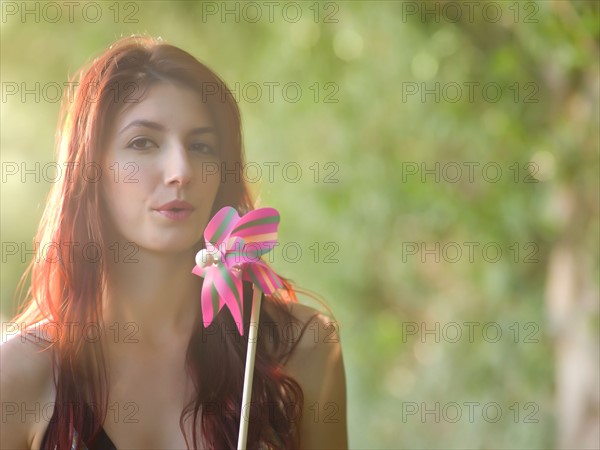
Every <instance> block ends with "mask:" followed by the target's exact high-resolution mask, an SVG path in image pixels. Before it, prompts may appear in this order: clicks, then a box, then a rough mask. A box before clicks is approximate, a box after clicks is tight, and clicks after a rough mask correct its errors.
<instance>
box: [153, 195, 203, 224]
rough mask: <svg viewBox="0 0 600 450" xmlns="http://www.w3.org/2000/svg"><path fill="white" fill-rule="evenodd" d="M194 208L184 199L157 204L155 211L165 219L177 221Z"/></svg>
mask: <svg viewBox="0 0 600 450" xmlns="http://www.w3.org/2000/svg"><path fill="white" fill-rule="evenodd" d="M194 209H196V208H194V207H193V206H192V205H191V204H190V203H188V202H186V201H183V200H173V201H172V202H169V203H165V204H164V205H162V206H159V207H158V208H156V209H155V211H156V212H158V213H159V214H161V215H162V216H164V217H166V218H167V219H170V220H175V221H179V220H185V219H187V218H188V217H189V216H190V215H191V214H192V212H193V211H194Z"/></svg>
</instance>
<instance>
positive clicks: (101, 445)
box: [40, 405, 117, 450]
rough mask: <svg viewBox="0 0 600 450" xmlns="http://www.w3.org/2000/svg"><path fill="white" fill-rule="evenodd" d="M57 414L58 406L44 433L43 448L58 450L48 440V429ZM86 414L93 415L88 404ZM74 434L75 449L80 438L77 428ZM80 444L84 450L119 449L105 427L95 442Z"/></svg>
mask: <svg viewBox="0 0 600 450" xmlns="http://www.w3.org/2000/svg"><path fill="white" fill-rule="evenodd" d="M56 414H57V410H56V408H54V414H53V415H52V418H51V419H50V425H49V426H48V428H46V433H44V438H43V439H42V445H41V447H40V449H41V450H56V445H55V446H54V448H51V447H50V444H49V443H48V442H47V441H48V430H49V429H50V427H51V426H52V425H53V423H54V422H55V421H56V420H57V419H56ZM84 414H85V415H86V416H87V417H92V416H93V412H92V410H91V408H90V407H89V406H88V405H85V412H84ZM74 434H75V436H74V438H73V441H72V442H71V449H72V450H74V449H75V448H76V445H75V444H76V443H77V440H78V434H77V430H75V433H74ZM80 445H81V447H82V448H83V450H117V447H116V446H115V444H113V442H112V441H111V440H110V438H109V437H108V435H107V434H106V431H104V428H102V427H100V431H99V432H98V435H97V437H96V439H95V440H94V442H92V443H90V445H87V444H86V443H85V442H82V443H81V444H80Z"/></svg>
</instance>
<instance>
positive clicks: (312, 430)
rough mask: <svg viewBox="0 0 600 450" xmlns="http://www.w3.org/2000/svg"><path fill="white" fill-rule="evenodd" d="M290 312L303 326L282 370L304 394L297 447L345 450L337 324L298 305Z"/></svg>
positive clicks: (343, 389)
mask: <svg viewBox="0 0 600 450" xmlns="http://www.w3.org/2000/svg"><path fill="white" fill-rule="evenodd" d="M291 312H292V314H293V315H294V316H295V317H296V318H297V319H298V320H299V321H300V322H301V323H302V324H303V326H306V329H305V332H304V334H303V335H302V337H301V338H300V340H299V342H298V345H297V347H296V349H295V351H294V352H293V353H292V356H291V357H290V359H289V360H288V361H287V363H286V364H285V365H284V367H283V371H284V372H285V373H286V374H287V375H288V376H290V377H292V378H294V379H295V380H296V381H297V382H298V384H299V385H300V387H301V388H302V392H303V395H304V410H305V412H306V414H304V415H303V418H302V420H301V423H300V440H301V443H300V444H301V447H302V448H306V449H316V448H323V449H325V448H330V449H331V448H335V449H344V448H348V437H347V424H346V420H347V419H346V415H347V412H346V411H347V406H346V375H345V369H344V361H343V357H342V344H341V340H340V333H339V331H340V330H339V326H338V323H337V321H336V320H335V319H334V318H332V317H329V316H326V315H324V314H322V313H320V312H319V311H317V310H315V309H314V308H311V307H309V306H306V305H302V304H299V303H294V304H293V306H291Z"/></svg>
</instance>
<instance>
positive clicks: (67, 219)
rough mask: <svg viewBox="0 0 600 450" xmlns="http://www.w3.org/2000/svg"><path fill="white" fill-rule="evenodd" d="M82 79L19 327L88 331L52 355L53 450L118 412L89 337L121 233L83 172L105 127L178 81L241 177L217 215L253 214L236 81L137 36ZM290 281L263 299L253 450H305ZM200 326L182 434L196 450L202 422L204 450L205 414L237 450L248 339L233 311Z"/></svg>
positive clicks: (62, 126)
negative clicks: (110, 229)
mask: <svg viewBox="0 0 600 450" xmlns="http://www.w3.org/2000/svg"><path fill="white" fill-rule="evenodd" d="M77 77H78V78H79V79H78V82H77V87H76V89H75V91H74V92H73V93H69V94H70V95H69V96H67V97H65V100H64V103H63V105H62V108H61V114H60V119H59V133H57V160H58V161H57V162H58V164H59V166H60V167H65V173H64V176H62V177H60V179H59V180H58V181H57V182H56V183H55V184H54V185H53V188H52V190H51V192H50V194H49V198H48V201H47V204H46V208H45V211H44V214H43V217H42V220H41V222H40V226H39V229H38V232H37V235H36V242H38V243H39V244H38V251H39V252H41V251H42V249H43V251H45V252H46V253H45V254H44V255H39V254H38V255H36V257H35V258H34V259H33V260H32V261H31V263H30V265H29V267H28V269H27V271H26V272H25V274H24V275H23V277H22V278H21V283H20V286H21V288H22V287H23V286H24V285H25V284H26V280H27V277H28V275H31V280H30V284H29V289H28V291H27V293H26V302H25V303H24V304H23V306H22V308H21V310H20V313H19V314H18V315H17V317H16V318H15V319H13V320H14V321H16V322H17V323H20V324H24V325H25V327H26V328H27V329H28V330H31V328H32V327H37V326H38V325H40V324H44V329H46V330H50V329H52V330H55V331H56V330H59V331H60V330H66V329H70V330H72V327H71V328H69V327H68V324H73V323H74V324H79V325H80V326H79V327H78V328H77V329H78V330H79V332H80V333H81V338H80V339H74V337H73V333H71V332H69V333H65V332H58V333H54V334H53V338H52V339H50V341H51V342H52V343H51V345H49V346H47V347H45V349H47V350H48V349H52V350H53V352H52V354H53V356H54V357H53V358H52V366H53V373H54V384H55V386H56V403H55V416H56V420H53V421H52V422H51V424H50V426H49V428H48V431H47V435H48V443H49V448H54V445H58V448H59V449H62V448H71V444H72V440H73V430H76V431H77V433H78V435H79V438H80V439H81V440H83V442H85V443H86V444H88V445H89V444H90V443H93V442H94V440H95V439H96V437H97V436H98V433H99V430H100V427H101V423H103V422H104V419H105V418H106V413H107V403H108V382H107V371H106V365H105V360H104V354H103V352H102V348H101V346H100V345H98V341H97V340H93V339H89V336H88V338H86V336H85V335H83V330H85V329H86V327H85V324H98V323H101V321H100V319H101V317H102V308H101V306H102V290H103V286H105V283H106V281H107V280H106V268H107V264H106V262H107V260H106V258H107V257H108V253H109V249H108V248H107V246H108V242H106V229H107V228H106V227H107V226H110V224H109V223H106V221H105V219H104V218H105V217H106V216H107V214H105V213H104V206H103V200H102V196H101V195H100V192H99V191H100V187H99V183H95V182H90V179H89V174H88V176H86V174H85V173H84V170H89V168H90V167H98V164H99V162H100V161H101V152H102V148H103V145H102V144H103V139H104V136H105V134H106V130H107V129H108V127H109V125H110V120H111V118H113V117H115V116H116V113H117V112H118V111H119V108H123V107H126V106H127V103H128V102H131V101H139V99H140V98H142V97H141V96H140V95H143V94H144V92H146V91H147V88H148V87H149V86H150V85H151V84H152V83H156V82H160V81H167V82H171V83H176V84H180V85H183V86H186V87H189V88H192V89H194V90H195V91H196V92H198V94H199V95H202V98H203V101H204V102H205V104H206V105H207V107H208V109H209V111H210V112H211V114H212V115H213V118H214V122H215V124H216V126H217V132H218V135H219V141H220V143H221V158H222V164H223V165H224V166H225V167H227V168H228V170H231V168H233V170H237V171H238V173H236V174H235V176H234V177H233V178H234V179H235V182H231V179H229V180H228V179H223V178H222V180H221V181H222V182H221V185H220V187H219V191H218V193H217V196H216V199H215V203H214V206H213V211H212V213H213V214H214V213H215V212H216V211H218V210H219V209H220V208H222V207H223V206H226V205H229V206H233V207H234V208H236V209H237V210H238V212H239V213H240V214H244V213H246V212H247V211H249V210H252V209H253V207H254V205H253V201H252V199H251V196H250V194H249V191H248V187H247V185H246V183H245V182H244V177H243V176H242V170H243V148H242V136H241V119H240V112H239V108H238V106H237V104H236V102H235V100H234V98H233V96H232V94H231V93H230V91H229V90H228V89H227V87H226V85H225V83H224V82H223V81H222V80H221V79H220V78H219V77H218V76H217V75H216V74H215V73H214V72H213V71H212V70H210V69H209V68H208V67H206V66H205V65H204V64H202V63H200V62H199V61H198V60H197V59H196V58H194V57H193V56H192V55H190V54H189V53H187V52H185V51H183V50H181V49H179V48H177V47H174V46H172V45H168V44H166V43H164V42H163V41H162V40H161V39H155V38H152V37H148V36H140V35H137V36H131V37H127V38H122V39H120V40H118V41H117V42H116V43H114V44H113V45H112V46H110V47H109V48H108V49H107V50H105V51H104V52H103V53H102V54H101V55H100V56H98V57H97V58H95V59H94V60H93V61H92V62H91V63H90V64H89V66H88V67H83V68H82V69H81V70H80V71H79V72H78V73H77V74H75V76H74V77H73V79H74V80H75V79H76V78H77ZM71 94H73V95H71ZM103 176H106V175H103ZM67 243H71V245H66V244H67ZM73 243H75V244H73ZM73 245H77V246H78V248H86V246H88V247H89V246H93V247H94V248H96V249H99V250H100V256H99V258H90V257H86V256H85V255H86V253H84V252H81V251H76V252H73V251H72V246H73ZM200 245H201V244H200ZM87 254H88V255H89V253H87ZM190 270H191V269H190ZM284 282H285V289H284V290H282V291H281V293H280V294H277V295H273V296H268V297H263V298H264V299H265V300H264V301H263V305H264V304H265V303H268V304H269V305H272V307H273V309H272V311H275V312H276V316H277V320H274V319H275V317H271V316H270V315H269V312H268V311H267V310H265V309H264V308H263V309H262V311H261V328H262V325H264V324H269V331H270V332H269V333H266V332H260V333H259V339H258V347H257V354H256V367H255V374H254V382H253V390H252V407H251V408H250V410H249V411H245V414H250V419H249V420H250V426H249V432H248V444H247V448H249V449H257V448H259V445H262V446H263V447H264V445H266V446H267V447H269V448H296V447H298V445H299V433H298V429H299V420H300V417H301V411H302V406H303V394H302V389H301V388H300V386H299V384H298V383H297V382H296V381H295V380H294V379H292V378H290V377H288V376H286V375H284V374H283V373H282V371H281V364H282V363H283V362H284V361H285V360H286V358H289V356H290V355H291V353H292V352H293V350H294V348H295V345H296V344H297V343H298V339H299V338H295V339H294V340H293V342H292V341H290V340H289V339H285V338H284V333H283V330H286V329H287V328H289V327H288V325H289V324H294V325H295V326H298V325H299V321H298V320H297V319H296V318H295V317H294V316H293V315H292V314H291V313H290V312H289V308H288V306H289V303H290V302H295V301H297V300H296V295H295V291H294V289H293V288H292V285H291V283H290V282H289V280H287V279H284ZM250 297H251V287H250V286H249V285H245V286H244V302H245V305H244V306H245V308H244V311H245V314H244V329H245V333H244V336H247V332H248V327H249V322H250V309H251V308H250V305H251V298H250ZM274 314H275V313H274ZM82 324H83V325H84V326H81V325H82ZM196 324H197V326H196V328H195V330H194V332H193V334H192V337H191V339H190V342H189V344H188V349H187V356H186V370H187V372H188V373H189V374H190V375H191V377H192V379H193V380H194V383H195V385H196V393H197V395H196V397H195V399H193V400H192V401H191V402H190V403H189V404H187V405H186V407H185V408H184V410H183V411H182V414H181V416H180V428H181V430H182V432H183V434H184V436H185V439H186V442H187V445H188V447H190V441H189V440H188V435H187V433H186V432H185V428H184V422H185V421H186V420H187V419H188V418H190V417H191V418H193V422H192V423H193V427H192V429H193V433H192V439H191V442H192V448H197V447H198V445H199V440H198V435H197V430H198V427H197V426H196V423H197V419H198V416H200V423H201V426H200V429H201V431H202V434H203V436H204V438H205V439H206V441H207V442H208V444H209V445H210V446H211V447H212V448H219V449H224V448H235V445H236V440H237V431H238V427H239V423H240V409H241V400H242V399H241V396H242V384H243V373H244V360H245V354H246V347H247V342H246V340H244V339H241V338H240V336H239V335H237V336H236V335H235V334H234V333H220V332H215V327H216V329H218V330H223V329H227V330H234V329H235V323H234V320H233V317H232V316H231V314H230V313H229V311H228V310H226V309H224V310H223V311H222V312H221V313H220V314H219V315H218V316H217V317H216V319H215V321H214V322H213V324H212V325H211V326H210V327H209V328H207V329H205V328H204V327H203V326H201V325H200V324H201V318H199V317H198V318H197V321H196ZM273 324H275V325H276V326H274V328H273ZM304 329H305V327H304V328H302V332H303V331H304ZM76 331H77V330H76ZM88 331H89V329H88ZM273 331H274V332H273ZM75 335H77V332H76V333H75ZM46 340H48V339H46ZM267 344H270V346H269V347H268V346H267ZM206 361H210V362H211V364H210V365H207V364H206ZM93 362H97V365H94V364H93ZM84 380H85V383H84V382H82V381H84ZM88 404H92V405H95V406H96V408H95V413H96V414H95V416H94V417H93V419H92V420H90V419H89V417H88V416H87V413H86V408H85V407H80V406H85V405H88Z"/></svg>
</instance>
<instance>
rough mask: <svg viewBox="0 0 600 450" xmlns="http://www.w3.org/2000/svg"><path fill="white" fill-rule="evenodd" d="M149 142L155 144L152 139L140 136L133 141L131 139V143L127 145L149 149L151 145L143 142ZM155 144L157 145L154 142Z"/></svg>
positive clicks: (138, 148) (139, 148)
mask: <svg viewBox="0 0 600 450" xmlns="http://www.w3.org/2000/svg"><path fill="white" fill-rule="evenodd" d="M148 142H150V143H152V144H154V142H153V141H151V140H150V139H147V138H139V139H134V140H133V141H131V143H130V144H129V145H128V146H127V147H128V148H133V149H135V150H147V149H148V148H149V147H148V146H146V145H143V144H145V143H148ZM154 145H156V144H154Z"/></svg>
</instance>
